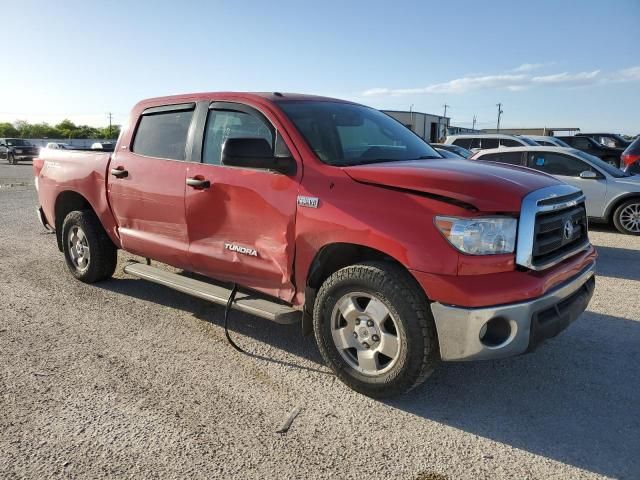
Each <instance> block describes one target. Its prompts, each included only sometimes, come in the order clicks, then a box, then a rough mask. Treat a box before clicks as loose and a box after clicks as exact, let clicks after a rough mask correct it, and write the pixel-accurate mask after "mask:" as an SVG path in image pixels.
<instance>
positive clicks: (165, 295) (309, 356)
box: [95, 278, 333, 375]
mask: <svg viewBox="0 0 640 480" xmlns="http://www.w3.org/2000/svg"><path fill="white" fill-rule="evenodd" d="M95 286H97V287H99V288H104V289H105V290H109V291H112V292H116V293H119V294H122V295H127V296H130V297H134V298H137V299H140V300H146V301H149V302H153V303H157V304H160V305H163V306H166V307H170V308H175V309H178V310H183V311H187V312H190V313H192V314H193V316H194V317H195V318H197V319H199V320H203V321H205V322H209V323H211V324H213V325H217V326H218V327H221V328H222V327H223V326H224V307H223V306H220V305H215V304H213V303H209V302H206V301H204V300H200V299H198V298H194V297H192V296H189V295H187V294H184V293H181V292H178V291H174V290H170V289H168V288H166V287H163V286H161V285H156V284H154V283H150V282H147V281H145V280H138V279H132V278H124V279H111V280H108V281H105V282H100V283H96V284H95ZM229 332H230V334H231V336H232V337H234V340H235V341H236V343H238V344H239V346H240V347H243V345H242V343H243V342H242V339H240V338H236V336H237V335H238V334H239V335H245V336H248V337H250V338H253V339H255V340H256V341H258V342H264V343H266V344H269V345H272V346H274V347H276V348H278V349H281V350H284V351H287V352H289V353H291V354H293V355H295V356H297V357H299V358H301V359H302V361H301V362H299V363H292V362H287V361H282V360H278V359H273V358H268V357H265V356H263V355H259V354H255V353H253V352H251V350H250V347H247V349H246V351H245V352H244V353H245V354H247V355H249V356H251V357H253V358H256V359H259V360H263V361H266V362H270V363H276V364H281V365H286V366H289V367H293V368H297V369H299V370H306V371H312V372H316V373H323V374H327V375H333V373H332V372H331V371H330V370H329V369H328V368H326V367H325V366H324V363H323V361H322V357H321V356H320V353H319V352H318V349H317V347H316V344H315V339H314V338H313V335H310V336H308V337H304V336H302V334H301V328H300V325H299V324H294V325H280V324H277V323H273V322H270V321H268V320H264V319H262V318H258V317H255V316H253V315H249V314H246V313H243V312H239V311H237V310H232V311H231V314H230V319H229ZM223 341H226V339H224V340H223ZM229 348H232V347H231V345H229ZM304 360H308V361H304Z"/></svg>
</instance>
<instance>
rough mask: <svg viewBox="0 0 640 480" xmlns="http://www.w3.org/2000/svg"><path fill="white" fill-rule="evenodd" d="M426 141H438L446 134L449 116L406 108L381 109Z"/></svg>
mask: <svg viewBox="0 0 640 480" xmlns="http://www.w3.org/2000/svg"><path fill="white" fill-rule="evenodd" d="M382 111H383V112H384V113H386V114H387V115H389V116H391V117H393V118H395V119H396V120H398V121H399V122H400V123H402V124H403V125H404V126H405V127H407V128H408V129H410V130H412V131H413V132H415V133H416V134H418V136H419V137H422V138H423V139H424V140H426V141H427V142H438V141H439V140H443V139H444V138H445V137H446V136H447V128H448V127H449V121H450V118H449V117H443V116H441V115H433V114H430V113H423V112H413V111H406V110H382Z"/></svg>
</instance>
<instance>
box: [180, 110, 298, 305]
mask: <svg viewBox="0 0 640 480" xmlns="http://www.w3.org/2000/svg"><path fill="white" fill-rule="evenodd" d="M203 137H204V138H203V142H202V163H200V164H197V163H190V164H188V169H187V180H188V181H189V183H191V184H192V185H191V186H187V192H186V196H185V201H186V214H187V223H188V231H189V242H190V243H189V261H190V262H191V268H192V270H194V271H195V272H197V273H201V274H203V275H207V276H210V277H213V278H217V279H221V280H227V281H233V282H237V283H238V284H240V285H242V286H245V287H248V288H252V289H255V290H258V291H261V292H265V293H268V294H269V295H272V296H275V297H278V298H280V299H282V300H285V301H290V300H291V299H292V298H293V295H294V286H293V257H294V242H295V237H294V230H295V217H296V202H297V192H298V182H299V176H300V168H298V173H297V174H296V176H286V175H282V174H277V173H273V172H270V171H267V170H259V169H249V168H235V167H228V166H224V165H221V163H220V159H221V152H222V146H223V144H224V142H225V140H226V139H228V138H247V137H251V138H264V139H265V140H267V141H268V142H269V145H271V147H272V149H274V150H276V149H278V150H279V149H283V148H284V149H287V147H286V145H285V144H284V141H283V140H282V137H281V136H280V134H278V132H277V130H276V128H275V127H274V125H273V124H272V122H271V121H270V120H269V119H268V118H267V117H266V116H265V115H263V114H262V113H260V112H258V111H257V110H255V109H254V108H251V107H249V106H247V105H244V104H239V103H221V102H219V103H214V104H212V105H211V107H210V108H209V111H208V113H207V120H206V126H205V129H204V135H203ZM202 182H209V184H208V185H207V184H206V183H204V184H203V183H202Z"/></svg>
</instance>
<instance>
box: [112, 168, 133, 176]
mask: <svg viewBox="0 0 640 480" xmlns="http://www.w3.org/2000/svg"><path fill="white" fill-rule="evenodd" d="M111 175H113V176H114V177H117V178H124V177H128V176H129V172H128V171H127V170H125V169H124V168H122V167H118V168H112V169H111Z"/></svg>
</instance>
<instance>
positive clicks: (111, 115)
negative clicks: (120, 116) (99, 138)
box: [107, 112, 113, 138]
mask: <svg viewBox="0 0 640 480" xmlns="http://www.w3.org/2000/svg"><path fill="white" fill-rule="evenodd" d="M107 115H108V116H109V138H111V118H112V117H113V113H111V112H109V113H107Z"/></svg>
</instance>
